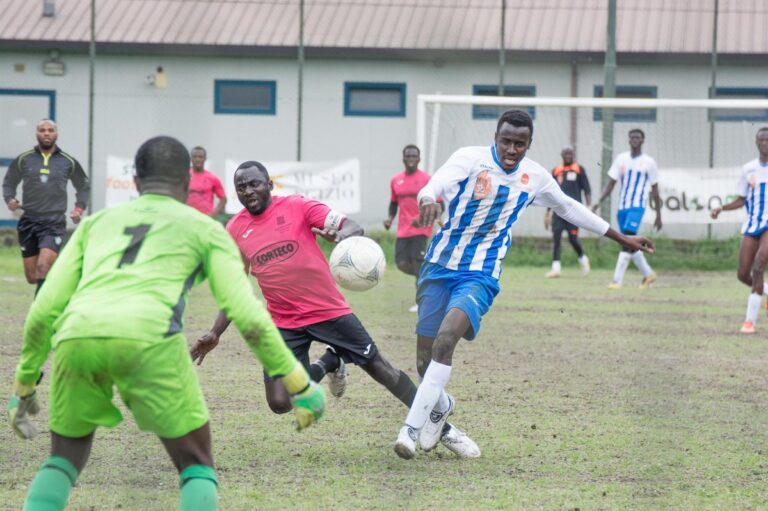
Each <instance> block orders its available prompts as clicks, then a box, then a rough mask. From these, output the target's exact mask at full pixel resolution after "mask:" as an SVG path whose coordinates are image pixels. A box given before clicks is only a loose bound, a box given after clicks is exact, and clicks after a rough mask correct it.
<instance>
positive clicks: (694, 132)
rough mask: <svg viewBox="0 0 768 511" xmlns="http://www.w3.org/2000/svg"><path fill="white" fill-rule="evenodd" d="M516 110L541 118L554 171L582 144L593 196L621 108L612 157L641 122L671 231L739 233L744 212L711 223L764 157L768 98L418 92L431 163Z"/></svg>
mask: <svg viewBox="0 0 768 511" xmlns="http://www.w3.org/2000/svg"><path fill="white" fill-rule="evenodd" d="M509 108H520V109H523V110H528V112H529V113H531V115H532V117H533V118H534V133H533V141H532V144H531V148H530V150H529V152H528V156H529V157H530V158H531V159H532V160H535V161H537V162H538V163H540V164H542V165H543V166H544V167H546V168H549V169H552V168H553V167H555V166H557V165H558V164H560V163H561V159H560V152H561V150H562V148H563V147H564V146H566V145H570V146H573V147H574V148H575V149H576V161H578V162H579V163H580V164H581V165H583V166H584V167H585V168H586V169H587V174H588V176H589V179H590V182H591V185H592V197H593V198H596V197H598V196H599V194H600V190H601V187H602V186H603V183H602V182H601V166H602V164H603V162H602V153H603V126H602V125H603V122H602V114H603V109H606V108H610V109H612V110H613V112H614V129H613V140H612V141H609V142H608V144H607V145H608V148H609V149H610V152H611V154H612V157H616V155H618V154H619V153H621V152H624V151H628V150H629V146H628V132H629V130H630V129H634V128H639V129H641V130H643V132H644V133H645V143H644V145H643V152H644V153H647V154H649V155H651V156H652V157H654V159H655V160H656V161H657V163H658V166H659V172H660V191H661V195H662V201H663V208H664V210H663V212H662V213H663V216H664V217H665V218H664V221H665V228H664V232H665V234H666V235H667V236H669V237H675V238H678V237H679V238H701V237H705V236H708V235H710V234H714V235H715V236H718V237H725V236H731V235H733V234H734V232H736V233H737V232H738V229H737V227H736V226H737V225H738V224H739V223H740V222H741V221H742V219H743V217H742V215H740V214H737V213H733V214H731V215H728V216H727V217H726V216H722V217H721V218H720V219H719V220H718V222H717V223H715V224H711V227H707V226H708V225H709V224H710V223H711V220H710V219H709V214H708V212H709V210H710V209H711V208H713V207H715V206H718V205H720V203H722V202H725V201H727V200H730V199H731V198H732V196H733V193H734V192H735V190H736V180H737V179H738V175H739V173H740V169H741V166H742V165H743V164H744V163H746V162H747V161H749V160H752V159H754V158H756V157H757V149H756V146H755V134H756V132H757V130H758V129H759V128H760V127H763V126H768V99H646V98H635V99H624V98H592V97H589V98H586V97H499V96H458V95H441V94H430V95H423V94H422V95H419V96H418V98H417V126H416V128H417V144H418V146H419V147H420V148H421V152H422V168H424V170H426V171H428V172H430V173H432V172H434V171H435V170H437V169H438V168H439V167H440V165H442V164H443V163H444V162H445V161H446V160H447V159H448V157H449V156H450V155H451V154H452V153H453V152H454V151H455V150H456V149H458V148H460V147H463V146H469V145H488V146H490V145H491V144H492V143H493V135H494V133H495V131H496V122H497V120H498V117H499V115H500V113H501V112H503V111H504V110H507V109H509ZM608 165H610V162H608ZM606 171H607V169H606ZM532 217H534V218H532ZM649 217H650V218H649ZM649 219H650V221H652V220H653V215H646V219H645V220H649ZM541 223H542V222H541V219H540V218H538V215H531V214H529V215H526V218H524V219H523V221H522V222H521V225H520V226H519V228H518V230H517V232H518V233H519V234H523V235H537V236H544V235H546V231H544V230H543V227H542V226H541Z"/></svg>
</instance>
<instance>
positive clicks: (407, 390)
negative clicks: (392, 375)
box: [387, 371, 416, 408]
mask: <svg viewBox="0 0 768 511" xmlns="http://www.w3.org/2000/svg"><path fill="white" fill-rule="evenodd" d="M387 390H389V391H390V392H391V393H392V395H393V396H395V397H396V398H397V399H399V400H400V401H402V403H403V404H404V405H405V406H407V407H408V408H410V407H411V405H412V404H413V400H414V398H415V397H416V385H414V384H413V381H412V380H411V379H410V378H409V377H408V375H407V374H405V373H404V372H403V371H400V376H399V377H398V378H397V382H396V383H395V384H394V385H393V386H392V387H387Z"/></svg>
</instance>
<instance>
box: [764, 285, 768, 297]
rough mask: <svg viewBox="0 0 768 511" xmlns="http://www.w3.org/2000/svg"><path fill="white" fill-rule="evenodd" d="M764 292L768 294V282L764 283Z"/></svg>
mask: <svg viewBox="0 0 768 511" xmlns="http://www.w3.org/2000/svg"><path fill="white" fill-rule="evenodd" d="M763 294H764V295H768V284H763Z"/></svg>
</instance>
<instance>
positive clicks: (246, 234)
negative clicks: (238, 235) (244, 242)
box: [243, 229, 253, 239]
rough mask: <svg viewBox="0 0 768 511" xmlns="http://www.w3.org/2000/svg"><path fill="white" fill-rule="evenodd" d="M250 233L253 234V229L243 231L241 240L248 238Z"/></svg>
mask: <svg viewBox="0 0 768 511" xmlns="http://www.w3.org/2000/svg"><path fill="white" fill-rule="evenodd" d="M252 232H253V229H248V230H247V231H245V232H244V233H243V239H245V238H247V237H248V236H250V235H251V233H252Z"/></svg>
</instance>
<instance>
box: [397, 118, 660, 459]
mask: <svg viewBox="0 0 768 511" xmlns="http://www.w3.org/2000/svg"><path fill="white" fill-rule="evenodd" d="M532 135H533V121H532V120H531V117H530V116H529V115H528V114H527V113H526V112H523V111H521V110H510V111H507V112H505V113H504V114H503V115H502V116H501V118H500V119H499V122H498V125H497V129H496V134H495V141H494V144H492V145H490V146H485V147H464V148H462V149H459V150H458V151H456V152H455V153H454V154H453V155H452V156H451V157H450V158H449V159H448V161H447V162H446V163H445V164H444V165H443V166H442V167H441V168H440V169H439V170H438V171H437V172H436V173H435V175H434V176H432V179H431V180H430V182H429V183H428V184H427V186H425V187H424V188H423V189H422V190H421V191H420V192H419V195H418V200H419V210H420V219H419V220H420V224H421V225H432V224H433V223H434V222H435V221H436V220H437V219H438V217H439V216H440V214H441V212H442V207H441V206H440V204H439V203H437V202H436V201H437V198H438V197H442V198H443V200H444V204H445V207H446V210H447V211H446V216H447V218H446V221H445V222H444V224H443V227H442V229H441V230H440V232H439V233H438V234H437V235H435V237H434V238H433V239H432V242H431V243H430V246H429V249H428V251H427V255H426V258H425V262H424V265H423V266H422V268H421V272H420V273H419V281H418V291H417V294H416V300H417V302H418V305H419V319H418V322H417V325H416V334H417V348H416V349H417V369H418V371H419V374H420V375H422V376H423V378H424V379H423V381H422V383H421V385H419V389H418V391H417V393H416V397H415V398H414V401H413V404H412V405H411V408H410V410H409V412H408V417H407V418H406V420H405V425H404V426H403V427H402V428H401V430H400V433H399V435H398V437H397V441H396V443H395V452H397V454H398V455H399V456H400V457H401V458H405V459H410V458H412V457H413V456H414V454H415V453H416V441H417V439H418V441H419V443H420V445H421V447H422V449H424V450H430V449H432V448H434V447H435V445H437V442H438V441H439V440H440V439H441V435H442V434H443V427H444V425H445V421H446V419H447V417H448V415H450V414H451V413H452V412H453V406H454V402H453V398H452V397H450V396H449V395H448V394H446V393H445V391H444V390H443V389H444V388H445V385H446V384H447V383H448V379H449V377H450V374H451V364H452V361H453V351H454V349H455V348H456V344H457V343H458V342H459V339H461V338H462V337H464V338H465V339H467V340H472V339H474V338H475V336H476V335H477V333H478V331H479V330H480V320H481V318H482V316H483V315H484V314H485V313H486V312H488V309H490V307H491V304H492V303H493V299H494V297H495V296H496V294H497V293H498V292H499V282H498V278H499V275H500V274H501V261H502V259H503V258H504V256H505V255H506V253H507V250H508V249H509V245H510V242H511V233H510V230H511V227H512V225H513V224H514V223H515V221H516V220H517V219H518V218H519V217H520V215H521V214H522V213H523V211H525V209H526V208H527V207H528V206H530V205H532V204H533V205H537V206H543V207H546V208H551V209H553V210H554V211H555V213H557V214H558V215H559V216H560V217H562V218H563V219H564V220H566V221H568V222H570V223H573V224H575V225H577V226H579V227H583V228H585V229H588V230H590V231H593V232H596V233H598V234H601V235H604V236H606V237H608V238H611V239H613V240H615V241H617V242H618V243H620V244H621V245H623V246H625V247H627V248H628V249H630V250H633V251H634V250H644V251H648V252H652V251H653V243H651V241H650V240H648V239H646V238H643V237H641V236H625V235H623V234H620V233H618V232H617V231H615V230H613V229H611V228H610V226H609V225H608V223H607V222H606V221H605V220H603V219H602V218H600V217H598V216H597V215H595V214H593V213H591V212H590V211H589V210H588V209H587V208H586V207H584V206H583V205H582V204H580V203H579V202H576V201H575V200H573V199H571V198H570V197H568V196H567V195H565V194H564V193H563V192H562V190H561V189H560V187H559V186H558V184H557V182H556V181H555V180H554V178H553V177H552V175H551V174H550V173H549V172H548V171H547V170H546V169H545V168H543V167H542V166H541V165H539V164H538V163H536V162H534V161H531V160H529V159H527V158H526V157H525V153H526V152H527V151H528V148H529V147H530V144H531V138H532ZM472 455H474V456H479V455H480V451H479V449H478V450H477V451H476V452H474V453H473V454H472Z"/></svg>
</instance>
